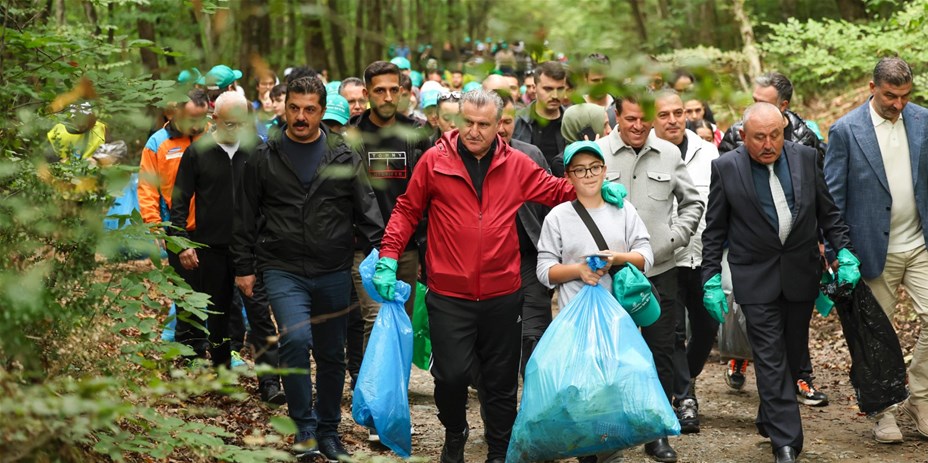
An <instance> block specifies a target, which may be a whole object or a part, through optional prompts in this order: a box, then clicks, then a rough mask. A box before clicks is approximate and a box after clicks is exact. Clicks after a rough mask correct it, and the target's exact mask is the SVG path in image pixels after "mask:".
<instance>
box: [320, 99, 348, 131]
mask: <svg viewBox="0 0 928 463" xmlns="http://www.w3.org/2000/svg"><path fill="white" fill-rule="evenodd" d="M350 118H351V107H350V106H349V105H348V100H346V99H345V97H343V96H341V95H339V94H331V93H330V94H329V96H328V97H326V100H325V114H323V116H322V120H323V121H335V122H338V123H339V124H341V125H346V124H348V119H350Z"/></svg>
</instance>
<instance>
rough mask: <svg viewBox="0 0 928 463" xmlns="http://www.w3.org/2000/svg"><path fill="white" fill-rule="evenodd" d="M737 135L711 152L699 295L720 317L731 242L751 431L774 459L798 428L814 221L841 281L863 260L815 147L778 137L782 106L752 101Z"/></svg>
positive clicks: (816, 273)
mask: <svg viewBox="0 0 928 463" xmlns="http://www.w3.org/2000/svg"><path fill="white" fill-rule="evenodd" d="M742 138H743V139H744V141H745V144H744V145H743V146H741V147H739V148H738V149H736V150H735V151H732V152H730V153H728V154H726V155H724V156H721V157H719V158H718V159H716V160H714V161H712V177H711V182H710V189H709V204H708V209H707V213H706V229H705V231H704V232H703V246H704V247H703V282H704V291H705V296H704V300H703V301H704V304H705V306H706V310H708V311H709V313H710V314H712V316H713V317H714V318H715V319H716V320H718V321H719V322H720V323H724V312H727V311H728V304H727V303H726V301H725V294H724V293H723V292H722V287H721V271H722V270H721V260H722V248H723V245H724V243H725V242H726V241H727V242H728V245H729V254H728V262H729V265H730V266H731V275H732V285H733V289H734V293H735V299H736V300H738V302H739V303H740V304H741V307H742V309H743V310H744V315H745V317H746V319H747V326H748V336H749V339H750V341H751V346H752V348H753V351H754V360H755V362H756V375H757V390H758V394H759V396H760V407H759V410H758V413H757V419H756V421H755V423H756V426H757V430H758V432H759V433H760V434H761V435H762V436H764V437H769V438H770V441H771V444H772V447H773V453H774V455H775V461H776V462H777V463H780V462H794V461H796V458H797V456H798V454H799V452H801V451H802V444H803V434H802V421H801V418H800V416H799V405H798V402H797V401H796V394H795V390H794V387H793V382H792V379H791V378H792V377H791V375H790V370H789V364H790V363H792V362H798V361H800V359H801V352H799V350H800V348H801V347H800V346H802V345H804V344H807V343H808V336H809V331H808V323H809V318H810V317H811V316H812V314H811V312H810V311H809V310H808V308H809V306H810V305H812V301H813V300H815V298H816V296H817V295H818V291H819V286H818V284H819V280H820V278H821V275H822V266H821V265H820V263H819V256H820V254H819V247H818V237H819V229H821V231H822V232H823V234H824V236H825V238H826V239H827V241H828V242H829V243H830V244H831V245H832V247H833V248H834V249H838V250H839V252H838V260H839V261H840V262H841V267H840V268H839V269H838V281H839V284H842V285H843V284H849V285H851V286H854V285H856V284H857V281H858V280H859V279H860V272H859V271H858V265H859V262H858V261H857V258H856V257H854V255H853V254H852V253H851V251H850V239H849V238H848V228H847V225H845V224H844V221H843V220H842V219H841V215H840V212H839V211H838V208H837V206H835V204H834V201H833V200H832V198H831V195H830V194H829V192H828V189H827V187H826V185H825V180H824V177H823V176H822V172H821V168H820V167H819V166H818V163H817V160H816V156H817V154H816V152H815V150H813V149H811V148H807V147H804V146H802V145H799V144H796V143H792V142H784V140H783V116H782V115H781V114H780V111H779V109H778V108H777V107H776V106H774V105H772V104H769V103H755V104H753V105H751V106H749V107H748V109H747V110H745V112H744V127H743V129H742ZM787 339H789V340H790V342H787Z"/></svg>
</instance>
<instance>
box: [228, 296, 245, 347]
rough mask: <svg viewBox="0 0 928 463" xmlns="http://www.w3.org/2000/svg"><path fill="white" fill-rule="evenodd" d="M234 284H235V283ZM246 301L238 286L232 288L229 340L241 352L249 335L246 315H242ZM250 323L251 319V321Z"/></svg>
mask: <svg viewBox="0 0 928 463" xmlns="http://www.w3.org/2000/svg"><path fill="white" fill-rule="evenodd" d="M233 286H234V284H233ZM244 304H245V302H244V301H243V300H242V295H241V294H240V293H239V290H238V288H233V290H232V310H230V311H229V342H230V345H231V346H232V350H234V351H238V352H241V351H242V350H243V349H244V348H245V339H246V337H247V334H248V333H247V331H248V330H247V328H250V326H248V327H246V326H245V316H243V315H242V309H243V307H244ZM249 325H250V321H249Z"/></svg>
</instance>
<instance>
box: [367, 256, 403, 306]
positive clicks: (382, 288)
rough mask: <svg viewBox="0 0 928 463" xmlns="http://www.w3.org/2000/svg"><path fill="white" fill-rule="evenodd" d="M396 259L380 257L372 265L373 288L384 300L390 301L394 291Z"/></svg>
mask: <svg viewBox="0 0 928 463" xmlns="http://www.w3.org/2000/svg"><path fill="white" fill-rule="evenodd" d="M396 265H397V263H396V259H391V258H389V257H381V258H380V260H378V261H377V266H376V267H374V279H373V283H374V288H376V289H377V293H378V294H380V297H382V298H383V299H384V300H385V301H392V300H393V296H394V292H395V291H396Z"/></svg>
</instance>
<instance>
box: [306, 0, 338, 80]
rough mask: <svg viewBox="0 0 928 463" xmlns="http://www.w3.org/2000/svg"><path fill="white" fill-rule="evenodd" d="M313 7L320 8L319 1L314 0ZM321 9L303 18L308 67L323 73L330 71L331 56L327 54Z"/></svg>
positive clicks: (315, 9) (313, 10)
mask: <svg viewBox="0 0 928 463" xmlns="http://www.w3.org/2000/svg"><path fill="white" fill-rule="evenodd" d="M312 4H313V5H315V6H317V7H318V6H319V0H314V1H313V2H312ZM320 11H321V10H320V9H319V8H313V9H312V11H311V12H310V14H308V15H304V16H303V30H304V33H305V34H306V35H305V36H304V38H303V39H304V40H303V43H304V47H303V54H304V56H305V61H306V65H307V66H309V67H311V68H313V69H315V70H317V71H321V70H322V69H329V68H330V67H331V66H330V65H329V55H328V53H326V52H325V50H326V46H325V35H324V34H323V30H322V16H321V15H320V14H319V12H320Z"/></svg>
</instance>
